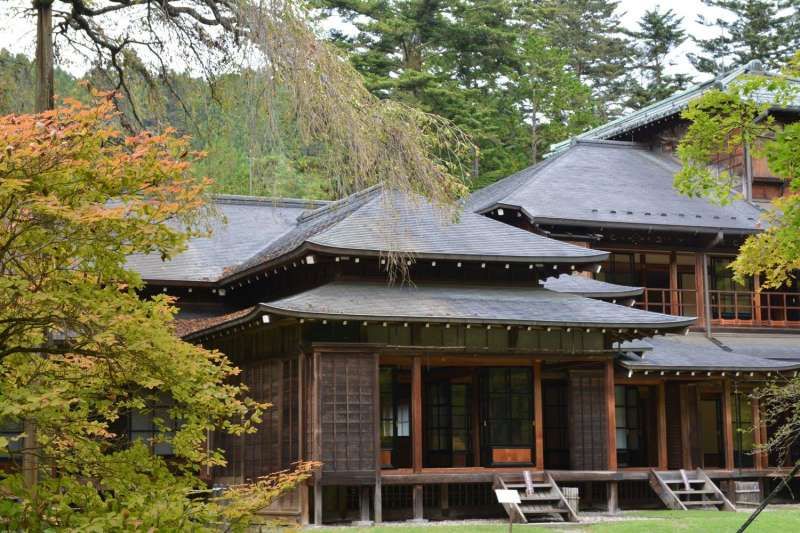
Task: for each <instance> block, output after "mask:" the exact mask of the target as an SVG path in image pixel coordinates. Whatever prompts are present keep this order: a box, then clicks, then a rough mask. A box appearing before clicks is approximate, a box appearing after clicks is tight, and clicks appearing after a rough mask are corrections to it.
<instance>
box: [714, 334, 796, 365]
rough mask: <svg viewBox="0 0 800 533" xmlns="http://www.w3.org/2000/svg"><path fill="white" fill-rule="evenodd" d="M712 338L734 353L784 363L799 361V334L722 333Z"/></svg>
mask: <svg viewBox="0 0 800 533" xmlns="http://www.w3.org/2000/svg"><path fill="white" fill-rule="evenodd" d="M714 338H715V339H717V341H719V342H720V343H721V344H723V345H724V346H726V347H728V348H730V349H732V350H733V351H735V352H740V353H747V354H751V355H757V356H759V357H765V358H767V359H776V360H784V361H800V334H796V333H795V334H792V333H785V334H782V333H774V332H760V333H724V332H716V331H715V332H714Z"/></svg>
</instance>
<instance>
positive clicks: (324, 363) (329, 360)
mask: <svg viewBox="0 0 800 533" xmlns="http://www.w3.org/2000/svg"><path fill="white" fill-rule="evenodd" d="M377 364H378V359H377V357H376V356H374V355H373V354H359V353H322V354H321V356H320V374H319V409H320V443H319V446H320V452H321V457H320V458H321V460H322V462H323V466H322V468H323V475H324V474H325V473H329V472H337V473H340V472H364V471H370V470H372V471H374V470H376V469H377V468H378V466H379V465H378V464H377V457H378V454H377V451H376V449H375V441H376V439H375V435H376V434H377V431H378V428H377V426H376V422H375V409H376V408H377V407H376V406H377V405H378V403H379V398H378V390H377V380H376V366H377Z"/></svg>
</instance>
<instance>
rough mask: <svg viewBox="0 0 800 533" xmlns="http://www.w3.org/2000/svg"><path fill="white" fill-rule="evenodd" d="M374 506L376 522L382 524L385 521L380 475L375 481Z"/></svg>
mask: <svg viewBox="0 0 800 533" xmlns="http://www.w3.org/2000/svg"><path fill="white" fill-rule="evenodd" d="M372 508H373V510H374V512H375V523H376V524H380V523H381V522H383V490H381V479H380V477H378V480H377V482H376V483H375V499H374V503H373V505H372Z"/></svg>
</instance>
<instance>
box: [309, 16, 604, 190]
mask: <svg viewBox="0 0 800 533" xmlns="http://www.w3.org/2000/svg"><path fill="white" fill-rule="evenodd" d="M317 4H319V5H320V6H321V7H323V8H324V9H323V13H324V14H325V16H329V15H332V14H336V15H338V16H341V17H343V18H345V19H346V20H348V21H350V22H351V23H352V24H353V25H354V27H355V29H356V32H355V34H354V35H345V34H342V33H336V32H334V33H333V34H332V35H331V39H332V40H333V41H334V42H336V43H337V44H338V45H339V46H341V47H342V48H343V49H344V50H346V51H347V52H348V53H349V55H350V59H351V62H352V64H353V65H354V66H355V67H356V69H358V71H359V72H361V74H362V75H363V76H364V77H365V79H366V82H367V87H368V88H369V89H370V90H371V91H372V92H373V93H374V94H375V95H377V96H378V97H380V98H384V99H392V100H395V101H398V102H402V103H404V104H408V105H411V106H414V107H417V108H419V109H422V110H423V111H425V112H429V113H434V114H437V115H440V116H443V117H445V118H446V119H448V120H450V121H452V122H453V123H454V124H455V125H457V126H458V127H459V128H460V129H462V130H463V131H465V132H466V133H467V134H468V135H469V137H470V139H471V140H472V142H474V143H475V144H476V145H477V146H478V148H479V153H478V154H477V155H478V156H479V161H478V160H477V159H476V161H475V162H474V163H473V172H472V177H473V182H472V186H473V187H480V186H483V185H486V184H488V183H491V182H492V181H494V180H496V179H498V178H501V177H505V176H506V175H508V174H510V173H512V172H514V171H516V170H519V169H520V168H523V167H525V166H527V165H529V164H531V163H532V162H535V161H537V160H538V159H539V158H540V157H541V155H542V154H543V153H545V152H546V151H547V150H546V149H547V147H548V145H549V144H550V143H552V142H556V141H560V140H563V138H564V137H567V136H569V135H573V134H576V133H579V132H580V131H583V130H584V129H586V128H587V127H588V126H591V125H594V124H595V123H596V118H595V116H594V111H595V109H596V108H595V106H594V104H593V103H592V100H591V98H590V97H589V96H590V92H591V91H590V89H589V88H588V87H587V86H586V85H584V84H582V83H581V80H580V79H579V74H578V73H577V72H576V70H575V69H574V68H573V66H572V65H571V64H570V61H571V59H572V58H571V57H570V55H569V54H567V53H565V52H563V51H561V50H559V48H558V46H555V45H554V44H553V43H552V42H551V40H550V39H548V38H547V37H544V36H543V35H542V24H543V21H545V20H546V17H544V16H543V13H542V11H541V10H540V8H539V7H538V6H531V4H530V3H528V2H520V1H517V0H491V1H488V2H487V1H481V2H475V1H467V0H448V1H443V2H424V1H416V0H414V1H391V2H383V1H377V0H365V1H349V0H347V1H340V0H319V1H318V2H317ZM612 11H613V9H612ZM551 29H552V32H553V34H558V33H560V32H559V31H557V30H555V29H553V28H551ZM562 29H563V28H562Z"/></svg>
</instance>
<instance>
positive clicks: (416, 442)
mask: <svg viewBox="0 0 800 533" xmlns="http://www.w3.org/2000/svg"><path fill="white" fill-rule="evenodd" d="M411 467H412V469H413V470H414V472H422V358H421V357H419V356H418V357H414V365H413V367H412V368H411ZM420 492H421V490H420Z"/></svg>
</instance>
